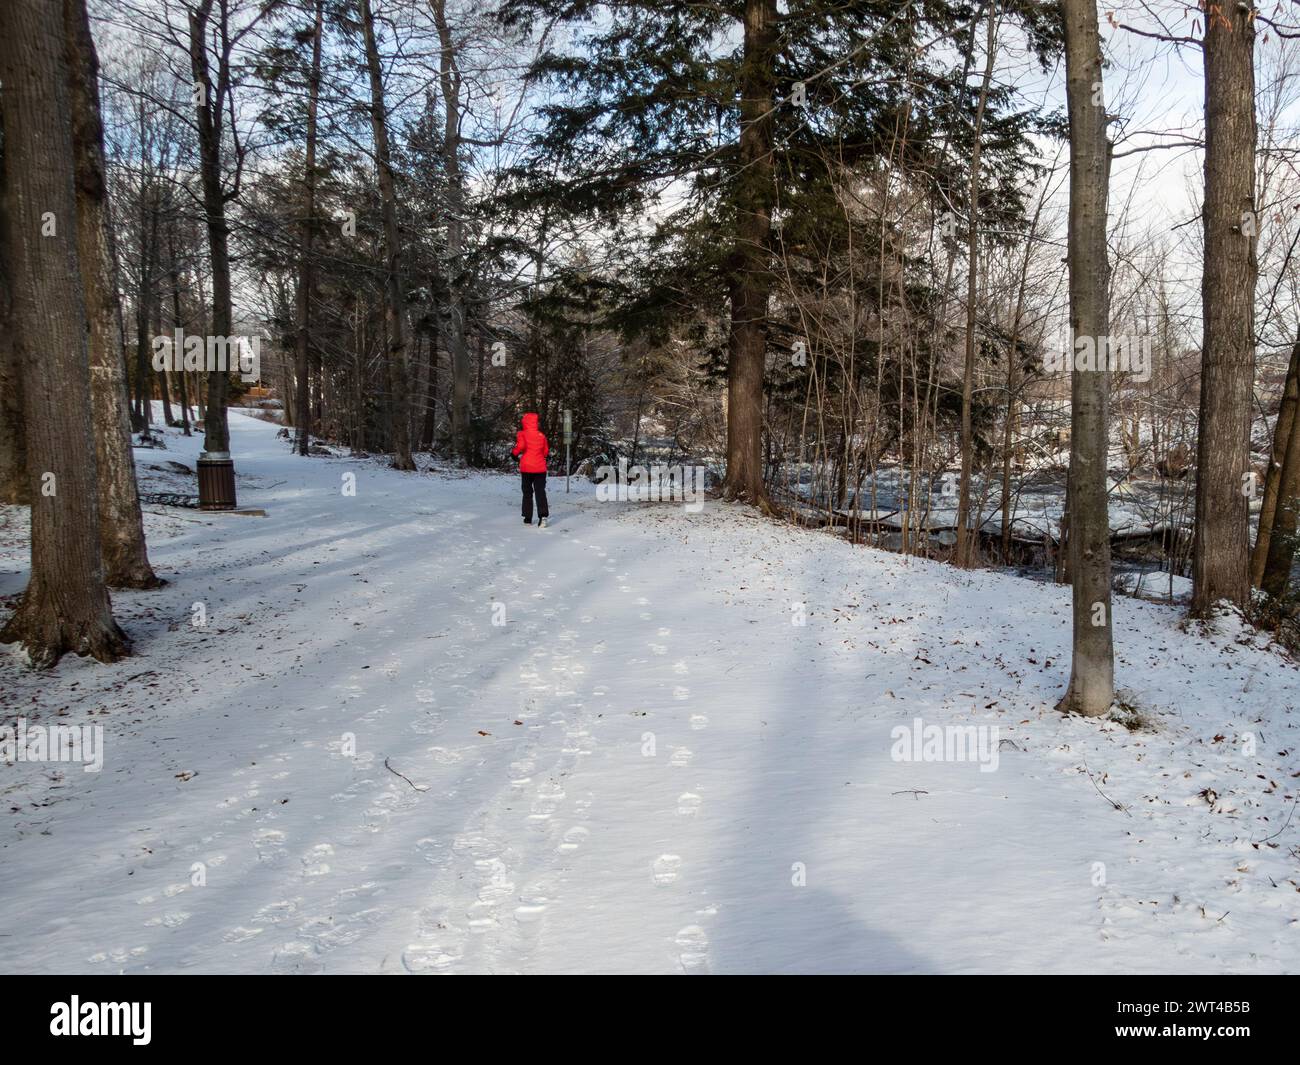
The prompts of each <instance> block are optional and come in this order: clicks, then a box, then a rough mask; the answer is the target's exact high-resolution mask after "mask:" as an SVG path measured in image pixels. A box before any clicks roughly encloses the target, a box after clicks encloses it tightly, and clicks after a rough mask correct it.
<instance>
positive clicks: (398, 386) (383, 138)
mask: <svg viewBox="0 0 1300 1065" xmlns="http://www.w3.org/2000/svg"><path fill="white" fill-rule="evenodd" d="M360 2H361V26H362V31H363V34H364V37H365V47H366V67H367V69H368V71H369V74H370V125H371V129H372V130H373V132H374V138H375V169H376V170H377V171H378V172H379V199H380V204H381V206H382V208H383V215H384V245H385V252H386V254H387V263H386V274H387V277H386V279H385V281H386V284H385V288H386V291H387V297H388V298H387V301H386V303H385V307H384V316H385V321H386V324H387V327H388V328H387V334H388V335H387V344H388V390H389V393H390V398H391V401H390V403H389V405H388V410H389V416H390V418H391V420H392V426H391V429H392V439H393V468H394V469H397V470H413V469H415V460H414V459H413V458H412V457H411V417H410V407H411V397H410V395H409V394H408V379H407V368H406V294H405V291H404V286H403V283H402V246H401V237H400V234H399V232H398V228H397V194H396V191H395V189H394V182H393V168H392V165H391V163H390V161H389V151H388V117H387V115H386V113H385V111H384V81H383V73H382V71H381V69H380V66H379V49H378V48H377V47H376V45H375V20H374V15H373V14H372V13H371V10H370V0H360Z"/></svg>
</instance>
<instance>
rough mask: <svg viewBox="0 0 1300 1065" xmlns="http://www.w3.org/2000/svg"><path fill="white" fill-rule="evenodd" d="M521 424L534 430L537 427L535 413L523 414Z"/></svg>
mask: <svg viewBox="0 0 1300 1065" xmlns="http://www.w3.org/2000/svg"><path fill="white" fill-rule="evenodd" d="M523 426H524V428H525V429H532V430H534V431H536V429H537V415H536V414H525V415H524V419H523Z"/></svg>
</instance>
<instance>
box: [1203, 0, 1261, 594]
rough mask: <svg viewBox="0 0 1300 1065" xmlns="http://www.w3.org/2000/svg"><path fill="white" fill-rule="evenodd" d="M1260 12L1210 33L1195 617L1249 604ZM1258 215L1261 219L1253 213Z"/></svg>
mask: <svg viewBox="0 0 1300 1065" xmlns="http://www.w3.org/2000/svg"><path fill="white" fill-rule="evenodd" d="M1254 19H1255V12H1254V10H1253V9H1252V8H1250V7H1248V6H1246V5H1242V6H1241V7H1238V6H1236V5H1233V4H1228V5H1223V6H1221V7H1219V8H1216V9H1215V11H1214V12H1213V13H1212V15H1211V16H1210V17H1209V18H1208V19H1207V22H1206V28H1205V44H1204V53H1205V206H1204V209H1203V211H1202V221H1203V224H1204V227H1205V266H1204V270H1203V272H1202V275H1201V304H1202V320H1203V322H1204V331H1203V335H1202V341H1201V409H1200V423H1199V424H1200V429H1199V433H1198V435H1197V442H1196V543H1195V546H1194V548H1193V552H1192V613H1193V614H1195V615H1197V616H1204V615H1206V614H1207V613H1209V611H1210V608H1211V607H1212V606H1213V605H1214V604H1215V603H1216V602H1218V601H1219V600H1224V599H1226V600H1227V601H1228V602H1230V603H1232V604H1234V605H1236V606H1238V607H1241V608H1243V609H1244V608H1245V607H1247V606H1248V605H1249V601H1250V569H1249V550H1250V543H1249V503H1248V501H1247V494H1246V491H1245V489H1246V487H1247V482H1246V477H1247V475H1248V474H1249V472H1250V416H1251V400H1252V392H1253V387H1254V377H1255V280H1256V277H1257V275H1258V272H1259V270H1258V264H1257V262H1256V259H1255V240H1254V237H1253V236H1252V235H1250V234H1253V233H1254V229H1255V227H1254V225H1250V226H1246V225H1243V216H1244V215H1245V214H1246V213H1247V212H1253V211H1254V210H1255V66H1254V48H1255V21H1254ZM1252 219H1253V215H1252Z"/></svg>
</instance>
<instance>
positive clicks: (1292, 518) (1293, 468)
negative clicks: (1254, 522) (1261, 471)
mask: <svg viewBox="0 0 1300 1065" xmlns="http://www.w3.org/2000/svg"><path fill="white" fill-rule="evenodd" d="M1296 429H1297V420H1296V419H1292V424H1291V433H1290V435H1289V436H1288V437H1287V440H1286V444H1285V451H1284V452H1283V454H1282V456H1281V459H1282V472H1281V474H1280V475H1279V477H1278V485H1277V500H1276V505H1275V507H1274V511H1273V514H1272V516H1271V526H1272V527H1271V530H1270V534H1269V538H1268V554H1267V555H1266V557H1265V562H1264V572H1263V574H1262V576H1261V579H1260V587H1261V588H1263V589H1264V591H1266V592H1267V593H1268V594H1269V595H1271V596H1273V597H1274V598H1275V599H1280V598H1282V596H1283V595H1284V594H1285V593H1286V589H1287V584H1288V583H1289V582H1290V580H1291V563H1292V561H1293V560H1294V558H1295V548H1296V540H1295V531H1296V511H1297V509H1300V498H1298V497H1300V432H1297V431H1296Z"/></svg>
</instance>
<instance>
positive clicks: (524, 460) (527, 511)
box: [510, 413, 551, 529]
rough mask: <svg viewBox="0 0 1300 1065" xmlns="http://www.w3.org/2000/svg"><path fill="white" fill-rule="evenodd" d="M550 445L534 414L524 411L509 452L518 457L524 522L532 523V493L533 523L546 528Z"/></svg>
mask: <svg viewBox="0 0 1300 1065" xmlns="http://www.w3.org/2000/svg"><path fill="white" fill-rule="evenodd" d="M550 453H551V445H550V444H548V443H547V442H546V434H545V433H543V432H542V431H541V430H540V429H538V428H537V415H536V414H532V413H529V414H525V415H524V418H523V428H522V429H520V430H519V432H517V433H516V434H515V447H514V450H513V451H511V452H510V454H512V455H514V456H516V457H517V458H518V459H519V476H520V479H521V480H522V482H523V489H524V524H525V525H531V524H532V523H533V497H534V496H536V497H537V519H538V520H537V525H538V527H539V528H543V529H544V528H546V519H547V516H548V515H549V514H550V513H551V508H550V507H548V506H547V505H546V456H547V455H549V454H550Z"/></svg>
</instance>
